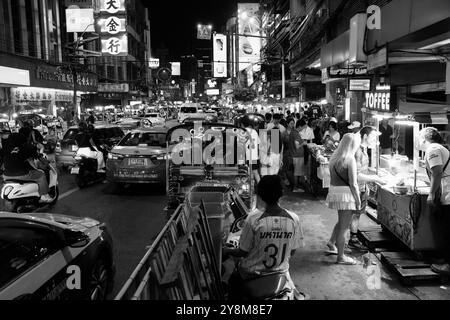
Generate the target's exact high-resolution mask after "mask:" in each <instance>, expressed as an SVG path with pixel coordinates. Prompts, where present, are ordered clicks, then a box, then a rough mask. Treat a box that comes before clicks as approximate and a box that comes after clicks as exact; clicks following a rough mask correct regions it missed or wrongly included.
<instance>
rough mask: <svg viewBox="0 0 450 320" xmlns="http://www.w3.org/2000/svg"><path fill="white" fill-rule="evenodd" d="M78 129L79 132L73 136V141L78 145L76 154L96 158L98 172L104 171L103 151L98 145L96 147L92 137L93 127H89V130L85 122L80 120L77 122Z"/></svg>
mask: <svg viewBox="0 0 450 320" xmlns="http://www.w3.org/2000/svg"><path fill="white" fill-rule="evenodd" d="M92 127H93V126H92ZM78 129H79V132H78V134H77V136H76V137H75V141H76V143H77V145H78V152H77V155H78V156H85V157H87V158H95V159H97V164H98V172H99V173H104V172H105V159H104V156H103V152H102V151H101V149H100V147H98V144H97V143H96V142H95V140H96V139H95V137H94V129H95V128H91V130H89V127H88V125H87V124H86V122H80V123H79V124H78Z"/></svg>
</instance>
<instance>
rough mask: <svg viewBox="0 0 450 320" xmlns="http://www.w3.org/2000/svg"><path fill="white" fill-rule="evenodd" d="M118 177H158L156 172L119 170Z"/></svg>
mask: <svg viewBox="0 0 450 320" xmlns="http://www.w3.org/2000/svg"><path fill="white" fill-rule="evenodd" d="M116 176H117V177H119V178H137V179H158V177H159V175H158V174H143V173H140V172H123V171H122V172H119V173H118V174H117V175H116Z"/></svg>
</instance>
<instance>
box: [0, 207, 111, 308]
mask: <svg viewBox="0 0 450 320" xmlns="http://www.w3.org/2000/svg"><path fill="white" fill-rule="evenodd" d="M0 257H1V258H0V300H104V299H106V297H107V294H108V293H109V292H110V291H111V290H112V287H113V280H114V274H115V263H114V258H113V244H112V238H111V235H110V234H109V232H108V231H107V229H106V227H105V225H104V224H102V223H100V222H98V221H96V220H93V219H90V218H79V217H70V216H63V215H57V214H45V213H35V214H28V215H18V214H14V213H5V212H0Z"/></svg>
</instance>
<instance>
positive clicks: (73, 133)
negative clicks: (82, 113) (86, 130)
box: [64, 129, 78, 140]
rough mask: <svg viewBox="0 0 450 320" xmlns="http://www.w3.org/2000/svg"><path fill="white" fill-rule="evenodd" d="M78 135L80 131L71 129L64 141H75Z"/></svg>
mask: <svg viewBox="0 0 450 320" xmlns="http://www.w3.org/2000/svg"><path fill="white" fill-rule="evenodd" d="M77 134H78V129H69V131H67V132H66V134H65V135H64V140H74V139H75V137H76V136H77Z"/></svg>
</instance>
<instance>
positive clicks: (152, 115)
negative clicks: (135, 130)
mask: <svg viewBox="0 0 450 320" xmlns="http://www.w3.org/2000/svg"><path fill="white" fill-rule="evenodd" d="M145 117H146V118H158V114H157V113H150V114H146V115H145Z"/></svg>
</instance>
